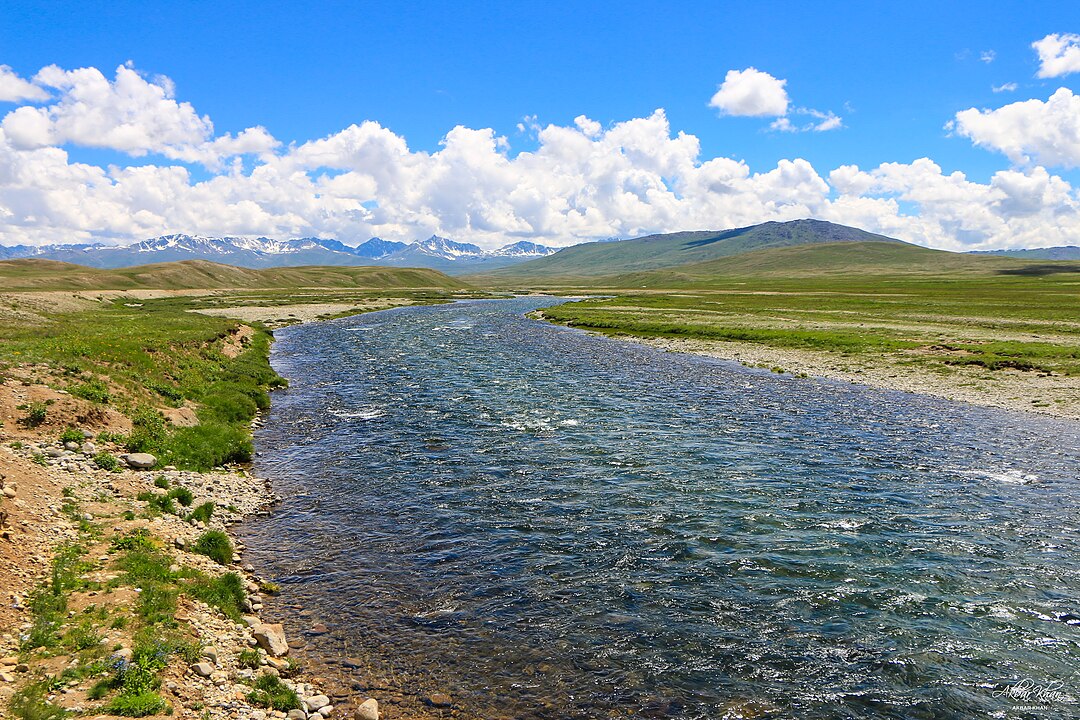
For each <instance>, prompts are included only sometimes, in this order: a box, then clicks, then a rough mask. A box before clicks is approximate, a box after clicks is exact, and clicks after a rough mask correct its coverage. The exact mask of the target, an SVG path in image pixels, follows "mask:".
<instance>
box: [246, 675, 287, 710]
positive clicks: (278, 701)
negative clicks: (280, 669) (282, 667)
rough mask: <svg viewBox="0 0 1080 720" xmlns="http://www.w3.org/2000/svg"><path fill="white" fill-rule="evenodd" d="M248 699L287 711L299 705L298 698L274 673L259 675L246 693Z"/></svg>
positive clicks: (252, 702) (259, 704)
mask: <svg viewBox="0 0 1080 720" xmlns="http://www.w3.org/2000/svg"><path fill="white" fill-rule="evenodd" d="M247 697H248V701H249V702H250V703H251V704H252V705H258V706H260V707H264V708H270V709H271V710H279V711H281V712H288V711H289V710H295V709H297V708H299V707H300V698H299V697H298V696H297V694H296V691H294V690H292V689H291V688H289V686H287V685H286V684H285V683H283V682H281V679H280V678H278V677H275V676H274V675H260V676H259V677H258V678H256V679H255V684H254V689H253V690H252V691H251V692H250V693H248V696H247Z"/></svg>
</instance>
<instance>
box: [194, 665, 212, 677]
mask: <svg viewBox="0 0 1080 720" xmlns="http://www.w3.org/2000/svg"><path fill="white" fill-rule="evenodd" d="M191 669H192V670H194V671H195V674H196V675H198V676H199V677H204V678H208V677H210V676H211V675H213V674H214V666H213V665H211V664H210V663H208V662H200V663H195V664H194V665H192V666H191Z"/></svg>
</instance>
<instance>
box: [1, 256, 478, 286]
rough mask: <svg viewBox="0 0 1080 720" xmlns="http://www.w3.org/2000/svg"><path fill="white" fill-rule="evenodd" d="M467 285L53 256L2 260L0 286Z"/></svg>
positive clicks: (345, 270)
mask: <svg viewBox="0 0 1080 720" xmlns="http://www.w3.org/2000/svg"><path fill="white" fill-rule="evenodd" d="M464 287H467V286H466V285H465V283H463V282H461V281H459V280H457V279H454V278H451V277H449V276H447V275H444V274H443V273H441V272H439V271H437V270H427V269H422V268H391V267H322V266H310V267H279V268H267V269H264V270H251V269H248V268H238V267H233V266H231V265H220V264H218V263H213V262H208V261H206V260H185V261H182V262H169V263H158V264H156V265H141V266H137V267H129V268H118V269H115V270H99V269H96V268H88V267H83V266H82V265H72V264H70V263H64V262H56V261H53V260H39V259H22V260H5V261H2V262H0V290H133V289H154V290H216V289H273V288H338V289H348V288H358V289H395V288H438V289H458V288H464Z"/></svg>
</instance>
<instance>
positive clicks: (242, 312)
mask: <svg viewBox="0 0 1080 720" xmlns="http://www.w3.org/2000/svg"><path fill="white" fill-rule="evenodd" d="M411 304H412V301H410V300H407V299H404V298H374V299H371V300H365V301H360V302H352V303H303V304H297V305H236V306H233V307H221V308H207V309H202V310H192V312H197V313H201V314H203V315H213V316H215V317H229V318H236V319H237V320H243V321H244V322H261V323H265V324H266V325H269V326H271V327H273V326H281V325H292V324H295V323H302V322H312V321H315V320H322V319H325V318H329V317H336V316H340V315H344V314H346V313H349V312H357V313H362V312H371V311H373V310H386V309H388V308H392V307H398V306H401V305H411Z"/></svg>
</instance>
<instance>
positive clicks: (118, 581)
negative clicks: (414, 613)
mask: <svg viewBox="0 0 1080 720" xmlns="http://www.w3.org/2000/svg"><path fill="white" fill-rule="evenodd" d="M232 340H233V341H235V342H236V343H237V344H238V345H239V344H241V343H242V337H239V336H238V337H234V338H232ZM45 372H46V371H45V370H43V369H35V368H29V367H23V368H14V369H11V370H9V371H8V377H7V379H6V380H5V382H3V383H2V384H0V422H2V426H0V492H2V494H3V497H2V499H0V717H20V718H23V719H24V720H25V719H27V718H32V717H59V715H58V714H55V713H56V712H57V709H58V708H62V709H64V710H69V711H73V712H78V713H84V714H88V715H91V716H97V717H108V716H113V715H117V714H119V710H118V708H126V714H128V715H131V714H135V715H137V716H138V715H143V716H165V715H166V714H168V715H172V716H173V717H190V718H196V717H200V718H247V719H248V720H267V718H279V719H284V718H286V716H288V717H289V718H290V719H291V720H332V719H333V718H335V717H350V718H353V717H355V718H358V719H360V720H365V719H368V718H377V717H378V716H379V714H378V709H377V703H375V701H374V700H371V699H369V698H367V697H366V696H359V697H358V696H357V694H356V692H355V691H353V690H352V689H351V688H349V687H347V686H344V685H341V684H335V683H334V682H333V681H329V680H324V679H322V678H319V677H317V676H316V673H317V672H318V669H317V667H316V666H314V665H305V664H303V663H298V662H296V661H295V658H296V657H297V656H301V657H302V656H303V653H304V649H305V645H306V641H305V640H304V638H305V637H306V635H305V634H304V633H303V632H297V633H296V634H295V635H291V634H290V635H289V636H288V637H286V634H285V631H284V629H283V628H282V627H281V626H280V625H273V624H267V623H264V622H263V621H262V620H261V619H260V617H259V612H260V610H261V609H262V598H263V597H264V596H265V595H266V594H267V593H273V592H276V588H275V587H274V585H273V584H272V583H268V582H266V581H265V580H264V579H263V578H261V577H260V576H259V575H258V574H257V573H256V571H255V568H254V567H252V566H251V565H249V564H246V563H245V562H244V560H243V552H244V548H243V546H242V545H240V544H238V543H236V541H235V539H234V540H233V541H232V548H231V549H232V550H233V553H232V557H229V558H220V557H219V558H217V559H211V557H209V556H208V555H207V554H206V549H205V548H204V547H202V546H201V544H200V543H201V542H202V538H203V537H204V536H205V535H207V534H211V533H212V532H213V531H225V532H227V531H228V529H229V527H230V526H231V525H232V524H233V523H235V522H238V521H239V520H241V519H242V518H244V517H248V516H251V515H253V514H257V513H265V512H267V511H268V509H269V507H270V505H271V504H272V503H273V502H275V500H276V498H275V496H274V495H273V494H272V492H271V490H270V488H269V487H268V485H267V483H266V482H264V481H262V480H260V479H258V478H255V477H252V476H251V475H250V474H249V473H247V472H246V471H244V470H243V469H242V468H230V469H222V470H220V471H215V472H209V473H195V472H185V471H179V470H176V469H174V468H168V467H166V468H161V469H155V470H135V469H132V468H128V467H124V463H123V462H120V463H119V464H118V466H117V467H112V463H114V462H116V459H117V458H122V457H123V454H124V451H123V448H122V447H120V446H118V445H116V444H114V443H113V442H111V440H112V438H114V437H116V435H114V434H120V433H124V432H127V431H129V430H130V423H128V421H127V420H126V418H124V416H123V415H121V414H120V413H118V412H115V411H113V410H109V409H107V408H103V407H101V406H97V405H94V404H93V403H90V402H88V401H86V400H82V399H79V398H75V397H72V396H71V395H69V394H67V393H65V392H63V391H58V390H55V389H52V388H50V387H48V386H47V385H45V384H42V383H39V382H35V380H36V379H45V377H44V373H45ZM33 406H37V407H44V408H45V412H44V417H39V418H35V419H34V421H33V422H28V418H29V413H30V409H31V407H33ZM65 430H66V431H67V432H66V438H67V439H66V441H62V440H61V434H62V433H65ZM76 435H78V436H79V437H76ZM134 460H135V458H132V462H133V464H137V463H134ZM200 508H201V511H200ZM208 508H209V509H208ZM200 513H201V514H200ZM154 563H157V565H155V564H154ZM155 573H156V574H155ZM228 576H235V577H236V578H237V580H236V581H235V583H232V584H230V582H231V581H230V580H228ZM230 613H231V615H230ZM292 630H293V629H292V628H290V633H291V632H292ZM316 630H317V629H316ZM168 643H172V645H168ZM148 644H149V645H148ZM148 646H150V647H158V646H160V647H162V648H165V647H166V646H168V647H169V648H171V649H169V650H168V651H166V650H161V651H160V653H159V655H161V657H164V658H166V660H164V661H163V662H164V663H165V664H164V666H163V667H160V668H158V667H157V666H156V665H151V666H150V667H151V669H152V670H153V672H152V673H151V675H152V676H153V678H152V681H148V685H147V686H146V687H147V688H148V689H147V690H146V693H149V694H148V695H147V694H145V693H144V694H139V691H135V690H133V691H131V692H130V693H129V688H128V687H127V683H128V681H129V679H130V677H131V676H132V673H133V672H134V671H133V670H132V668H134V667H136V666H140V663H142V662H144V661H145V660H146V655H145V652H146V651H145V648H146V647H148ZM140 658H141V659H140ZM140 667H141V666H140ZM125 673H126V674H125ZM264 686H265V687H268V688H270V687H272V688H276V689H277V690H276V691H275V692H277V691H280V692H279V695H277V696H271V695H270V694H267V693H265V692H264V693H263V694H261V695H260V694H259V692H258V691H257V688H260V687H264ZM282 688H284V689H282ZM155 693H156V695H155ZM290 693H295V695H290ZM147 698H150V700H147ZM282 698H284V699H282ZM290 698H291V699H290ZM13 700H14V702H13ZM140 702H141V703H144V704H145V703H147V702H161V703H163V704H162V705H161V706H160V707H159V706H155V705H153V704H150V705H143V706H138V705H135V706H134V709H132V707H133V706H132V703H140ZM125 703H127V705H125ZM290 704H291V705H293V706H294V707H293V709H291V710H289V712H286V710H287V709H288V706H289V705H290ZM387 710H390V712H385V711H384V713H383V717H394V713H393V710H392V708H387ZM42 713H45V714H42ZM48 713H54V714H52V715H50V714H48Z"/></svg>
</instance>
